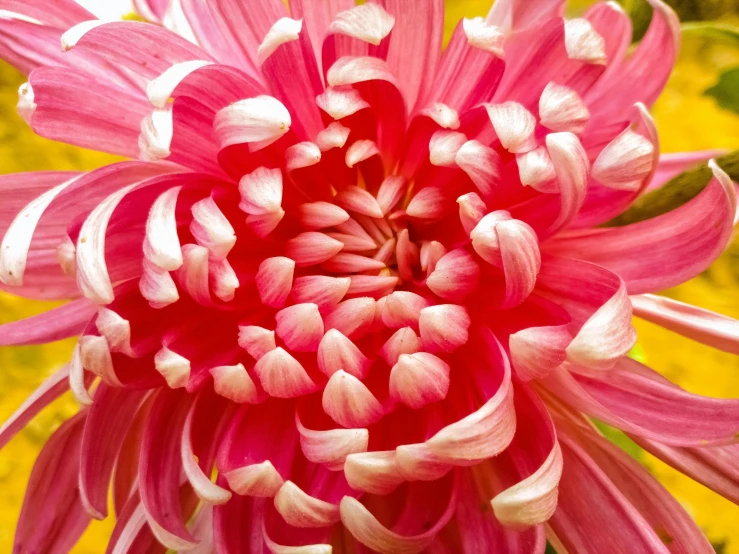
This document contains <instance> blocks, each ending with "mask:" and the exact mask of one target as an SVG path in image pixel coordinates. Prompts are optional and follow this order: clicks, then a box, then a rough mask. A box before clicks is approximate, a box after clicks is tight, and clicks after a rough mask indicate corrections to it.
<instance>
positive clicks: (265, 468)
mask: <svg viewBox="0 0 739 554" xmlns="http://www.w3.org/2000/svg"><path fill="white" fill-rule="evenodd" d="M223 476H224V477H225V478H226V482H227V483H228V486H229V488H230V489H231V490H232V491H234V492H235V493H236V494H240V495H242V496H255V497H257V498H271V497H273V496H274V495H275V494H277V491H278V490H280V487H281V486H282V484H283V483H284V480H283V479H282V477H281V476H280V474H279V473H278V472H277V470H276V469H275V466H273V465H272V462H270V461H269V460H265V461H263V462H262V463H259V464H251V465H248V466H244V467H240V468H238V469H233V470H231V471H226V472H224V473H223Z"/></svg>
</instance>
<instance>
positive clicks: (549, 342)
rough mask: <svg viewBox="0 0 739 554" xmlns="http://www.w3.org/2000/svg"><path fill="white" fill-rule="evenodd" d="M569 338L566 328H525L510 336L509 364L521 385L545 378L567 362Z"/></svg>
mask: <svg viewBox="0 0 739 554" xmlns="http://www.w3.org/2000/svg"><path fill="white" fill-rule="evenodd" d="M571 342H572V335H571V334H570V332H569V331H568V330H567V326H565V325H561V326H560V325H552V326H548V327H528V328H526V329H522V330H520V331H518V332H516V333H514V334H512V335H511V336H510V339H509V342H508V347H509V349H510V351H511V363H512V364H513V367H514V369H515V370H516V374H517V375H518V376H519V377H520V378H521V379H522V380H523V381H530V380H531V379H538V378H541V377H546V376H547V375H548V374H549V373H550V372H551V371H553V370H554V369H555V368H557V367H559V366H560V365H561V364H562V362H564V361H565V359H566V358H567V347H568V346H569V345H570V343H571Z"/></svg>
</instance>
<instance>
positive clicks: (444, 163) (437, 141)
mask: <svg viewBox="0 0 739 554" xmlns="http://www.w3.org/2000/svg"><path fill="white" fill-rule="evenodd" d="M465 142H467V137H466V136H465V135H464V134H463V133H457V132H456V131H436V132H435V133H434V134H433V135H432V136H431V141H430V142H429V161H430V162H431V165H436V166H439V167H454V166H455V165H456V161H455V159H456V156H457V152H459V149H460V148H462V145H463V144H464V143H465Z"/></svg>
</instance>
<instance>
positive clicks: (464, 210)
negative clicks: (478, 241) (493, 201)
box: [457, 192, 488, 235]
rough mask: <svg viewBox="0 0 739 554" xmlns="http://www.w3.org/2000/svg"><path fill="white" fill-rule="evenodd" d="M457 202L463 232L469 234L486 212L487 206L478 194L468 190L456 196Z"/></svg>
mask: <svg viewBox="0 0 739 554" xmlns="http://www.w3.org/2000/svg"><path fill="white" fill-rule="evenodd" d="M457 204H459V220H460V221H461V222H462V227H463V228H464V231H465V233H467V235H469V234H470V233H471V232H472V230H473V229H474V228H475V227H476V226H477V224H478V223H480V220H481V219H482V218H483V217H484V216H485V214H486V213H487V212H488V207H487V206H486V205H485V202H483V200H482V198H480V195H479V194H477V193H474V192H468V193H467V194H463V195H462V196H460V197H459V198H457Z"/></svg>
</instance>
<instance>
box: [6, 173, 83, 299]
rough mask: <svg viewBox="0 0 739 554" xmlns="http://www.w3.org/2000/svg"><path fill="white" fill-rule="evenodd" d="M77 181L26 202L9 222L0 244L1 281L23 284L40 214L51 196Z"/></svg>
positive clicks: (62, 184)
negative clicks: (29, 251)
mask: <svg viewBox="0 0 739 554" xmlns="http://www.w3.org/2000/svg"><path fill="white" fill-rule="evenodd" d="M76 180H77V178H76V177H75V178H74V179H70V180H68V181H65V182H63V183H61V184H59V185H57V186H55V187H53V188H51V189H50V190H48V191H46V192H45V193H43V194H41V195H40V196H38V197H37V198H36V199H35V200H33V201H32V202H30V203H29V204H28V205H26V206H25V207H24V208H23V209H22V210H21V211H20V213H19V214H18V215H17V216H16V217H15V219H14V220H13V222H12V223H11V224H10V226H9V227H8V229H7V231H6V232H5V236H4V237H3V241H2V244H1V245H0V280H1V281H2V282H3V283H5V284H6V285H12V286H22V285H23V274H24V272H25V270H26V261H27V258H28V250H29V249H30V247H31V240H32V239H33V233H34V231H35V230H36V226H37V225H38V223H39V221H40V220H41V216H42V215H43V213H44V211H45V210H46V208H48V207H49V204H51V202H52V201H53V200H54V198H56V197H57V196H58V195H59V193H61V192H62V191H63V190H64V189H65V188H67V187H68V186H69V185H71V184H72V183H74V182H75V181H76Z"/></svg>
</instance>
